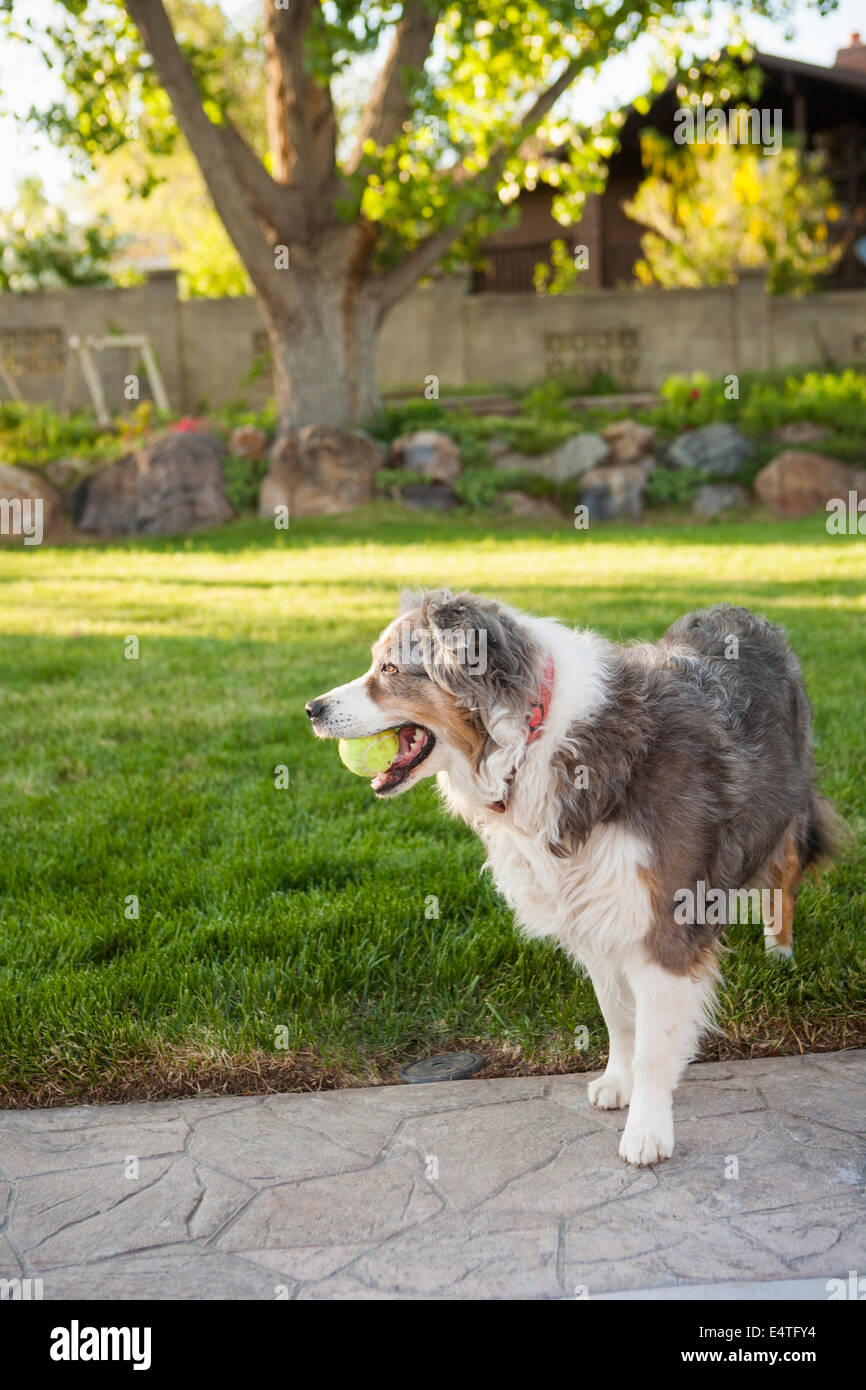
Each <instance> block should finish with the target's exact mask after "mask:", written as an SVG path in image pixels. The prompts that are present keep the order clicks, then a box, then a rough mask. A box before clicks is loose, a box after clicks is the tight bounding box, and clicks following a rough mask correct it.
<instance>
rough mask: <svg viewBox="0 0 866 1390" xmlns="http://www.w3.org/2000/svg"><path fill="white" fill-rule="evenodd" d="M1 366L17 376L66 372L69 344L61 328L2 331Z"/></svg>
mask: <svg viewBox="0 0 866 1390" xmlns="http://www.w3.org/2000/svg"><path fill="white" fill-rule="evenodd" d="M0 362H3V364H4V366H6V367H8V368H9V369H10V370H11V371H13V372H15V373H20V372H62V371H63V369H64V367H65V366H66V343H65V340H64V335H63V332H62V330H61V329H59V328H3V329H0Z"/></svg>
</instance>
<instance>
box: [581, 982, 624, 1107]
mask: <svg viewBox="0 0 866 1390" xmlns="http://www.w3.org/2000/svg"><path fill="white" fill-rule="evenodd" d="M589 975H590V979H591V980H592V986H593V989H594V990H595V994H596V998H597V999H598V1002H599V1007H600V1008H601V1011H602V1013H603V1014H604V1021H605V1024H606V1025H607V1036H608V1053H607V1067H606V1068H605V1071H604V1073H603V1075H602V1076H599V1077H597V1078H596V1080H595V1081H590V1083H589V1085H588V1086H587V1088H586V1090H587V1095H588V1096H589V1099H590V1103H591V1104H592V1105H597V1106H598V1108H599V1110H619V1109H620V1107H621V1106H623V1105H628V1103H629V1101H630V1100H631V1088H632V1057H633V1056H634V998H633V996H632V992H631V989H630V988H629V985H628V983H627V982H626V980H625V979H624V978H623V976H622V975H619V974H617V972H616V971H614V970H603V969H601V968H599V967H597V968H595V969H593V970H591V971H590V972H589Z"/></svg>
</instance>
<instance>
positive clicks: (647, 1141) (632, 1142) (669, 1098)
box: [619, 963, 712, 1166]
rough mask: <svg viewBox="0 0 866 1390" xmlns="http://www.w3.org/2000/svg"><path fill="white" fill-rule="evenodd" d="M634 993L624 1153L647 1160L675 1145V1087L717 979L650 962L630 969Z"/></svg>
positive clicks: (631, 1159)
mask: <svg viewBox="0 0 866 1390" xmlns="http://www.w3.org/2000/svg"><path fill="white" fill-rule="evenodd" d="M627 978H628V981H629V984H630V986H631V989H632V992H633V994H634V998H635V1051H634V1087H633V1090H632V1097H631V1108H630V1109H629V1112H628V1121H627V1123H626V1127H625V1131H624V1133H623V1136H622V1141H621V1143H620V1146H619V1152H620V1157H621V1158H624V1159H625V1160H626V1161H627V1162H628V1163H634V1164H636V1165H638V1166H642V1165H644V1164H648V1163H657V1162H658V1161H659V1160H660V1159H663V1158H670V1156H671V1154H672V1153H673V1151H674V1117H673V1097H674V1089H675V1087H676V1084H677V1082H678V1081H679V1079H680V1074H681V1073H682V1070H683V1068H684V1067H685V1065H686V1063H687V1062H688V1061H689V1060H690V1059H691V1058H692V1057H693V1056H694V1054H695V1052H696V1050H697V1046H698V1041H699V1039H700V1035H701V1032H702V1030H703V1027H704V1024H705V1021H706V1011H707V1005H708V1003H709V1000H710V998H711V996H712V980H711V979H710V978H708V977H706V976H705V977H703V978H698V979H694V978H693V977H692V976H691V975H674V974H672V973H671V972H670V971H669V970H664V969H662V967H661V966H658V965H653V964H650V963H646V964H641V965H637V966H635V967H634V968H633V969H629V970H628V971H627Z"/></svg>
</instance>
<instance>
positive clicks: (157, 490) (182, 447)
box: [76, 430, 234, 536]
mask: <svg viewBox="0 0 866 1390" xmlns="http://www.w3.org/2000/svg"><path fill="white" fill-rule="evenodd" d="M224 457H225V446H224V445H223V443H222V441H221V440H219V439H217V438H216V436H215V435H212V434H207V433H205V432H204V431H198V430H181V431H177V430H169V431H168V432H167V433H165V434H161V435H159V436H158V437H157V438H155V439H153V440H150V441H149V442H148V443H147V444H145V445H143V446H142V447H141V448H140V449H139V450H138V451H137V452H136V453H135V454H128V455H126V456H125V457H124V458H121V459H118V460H117V462H116V463H112V464H111V465H110V466H109V467H108V468H104V469H103V470H102V472H101V473H97V474H95V475H94V476H93V477H92V478H91V479H90V480H89V482H86V483H84V484H83V485H82V487H81V488H80V489H79V493H78V497H77V498H76V505H77V507H78V508H79V509H80V519H79V522H78V527H79V530H81V531H87V532H93V533H95V534H97V535H102V536H130V535H144V536H170V535H173V534H175V533H176V532H183V531H199V530H201V529H202V528H203V527H206V526H221V525H222V524H223V522H226V521H229V520H230V519H231V517H232V516H233V515H234V513H233V511H232V509H231V507H230V506H229V504H228V502H227V501H226V498H225V493H224V491H223V486H224V480H223V470H222V460H223V458H224Z"/></svg>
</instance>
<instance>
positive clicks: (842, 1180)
mask: <svg viewBox="0 0 866 1390" xmlns="http://www.w3.org/2000/svg"><path fill="white" fill-rule="evenodd" d="M588 1079H589V1078H588V1077H587V1076H586V1075H585V1074H584V1075H573V1076H554V1077H528V1078H514V1079H509V1080H491V1081H485V1080H481V1081H476V1080H468V1081H456V1082H444V1083H436V1084H432V1085H422V1086H387V1087H374V1088H370V1089H366V1090H343V1091H329V1092H320V1093H316V1094H302V1095H297V1094H296V1095H270V1096H251V1097H233V1098H215V1099H204V1098H203V1099H195V1100H184V1101H177V1102H166V1101H163V1102H154V1103H149V1104H140V1105H103V1106H78V1107H75V1108H70V1109H57V1110H40V1111H20V1110H6V1111H2V1112H0V1214H2V1223H0V1280H10V1281H15V1280H24V1279H28V1278H29V1279H30V1280H31V1281H33V1280H41V1293H42V1297H44V1298H45V1299H59V1298H83V1299H85V1298H86V1299H149V1298H157V1299H197V1298H210V1299H222V1298H243V1299H277V1298H290V1299H294V1298H298V1299H322V1298H334V1299H343V1298H348V1299H371V1298H388V1299H407V1298H461V1299H497V1298H522V1299H523V1298H533V1299H561V1298H575V1297H579V1298H585V1297H588V1298H593V1297H603V1296H611V1295H614V1296H615V1295H617V1294H622V1295H626V1294H627V1295H628V1296H629V1297H638V1298H653V1297H657V1298H682V1297H700V1298H729V1297H754V1298H780V1299H786V1298H795V1297H810V1298H826V1297H828V1292H827V1281H828V1280H830V1279H844V1280H845V1281H850V1273H851V1271H859V1274H860V1276H866V1196H864V1179H866V1051H851V1052H838V1053H823V1054H819V1055H814V1056H806V1057H786V1058H768V1059H762V1060H755V1061H743V1062H731V1063H708V1064H703V1065H695V1066H692V1067H690V1068H689V1069H688V1072H687V1074H686V1077H685V1079H684V1080H683V1083H682V1085H681V1086H680V1089H679V1091H678V1093H677V1098H676V1106H675V1116H676V1134H677V1147H676V1152H675V1154H674V1156H673V1158H672V1159H670V1160H668V1162H666V1163H663V1164H660V1165H659V1166H657V1167H655V1168H652V1169H642V1170H638V1169H634V1168H630V1167H627V1166H626V1165H625V1164H623V1163H622V1161H621V1160H620V1158H619V1157H618V1154H617V1146H618V1143H619V1134H620V1131H621V1130H622V1128H623V1125H624V1122H625V1115H624V1113H623V1112H613V1111H607V1112H604V1111H599V1110H595V1109H593V1108H592V1107H591V1106H590V1105H589V1103H588V1101H587V1098H586V1083H587V1080H588ZM846 1286H847V1282H846ZM34 1287H35V1288H38V1287H39V1286H38V1285H33V1284H31V1288H34ZM837 1287H838V1286H837ZM864 1287H866V1284H864ZM24 1290H25V1286H23V1285H16V1284H15V1283H14V1282H13V1283H11V1284H8V1285H2V1284H0V1297H4V1296H5V1297H16V1296H21V1292H22V1291H24ZM31 1296H32V1295H31Z"/></svg>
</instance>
